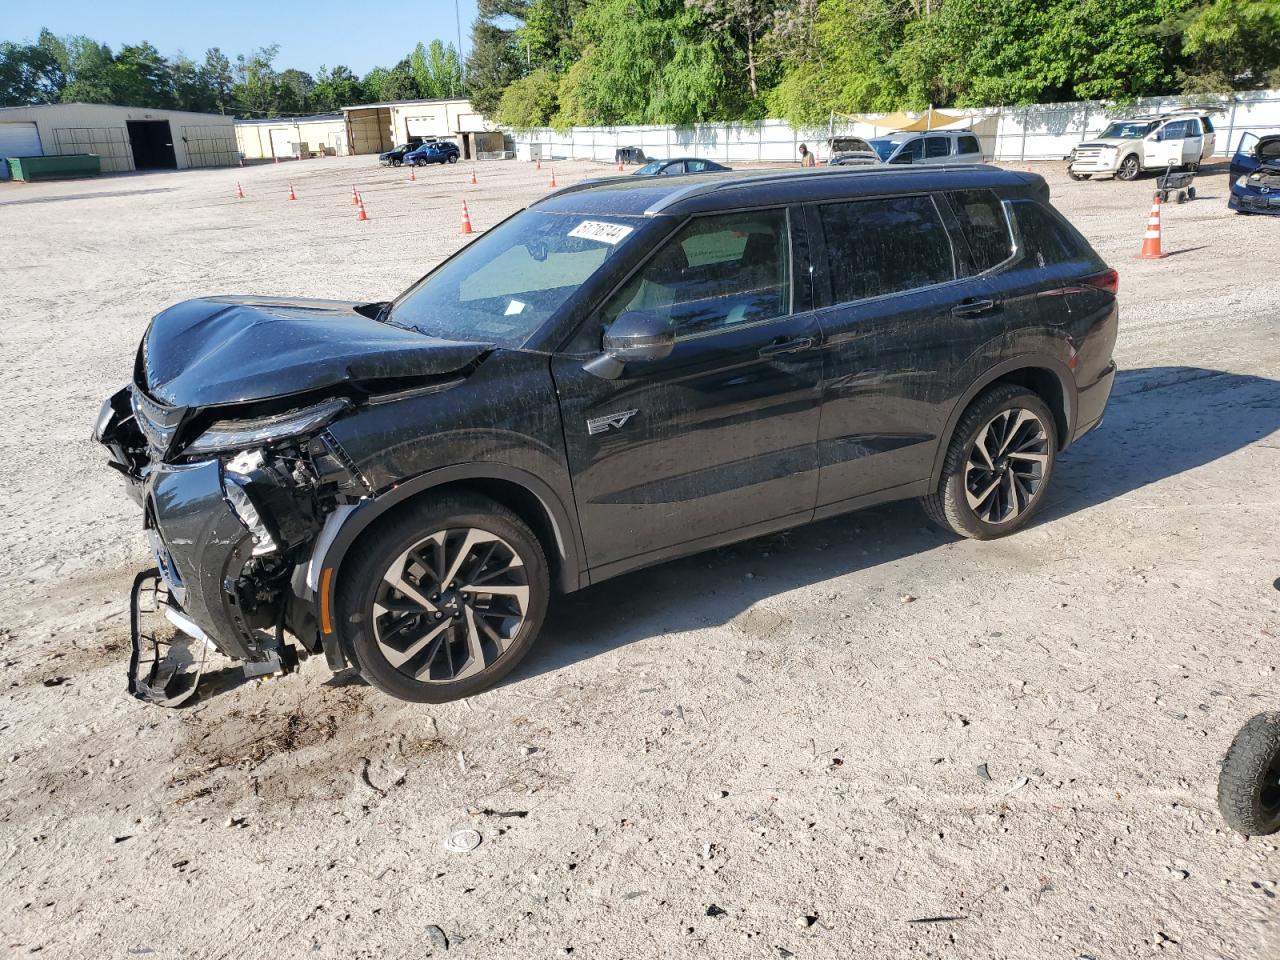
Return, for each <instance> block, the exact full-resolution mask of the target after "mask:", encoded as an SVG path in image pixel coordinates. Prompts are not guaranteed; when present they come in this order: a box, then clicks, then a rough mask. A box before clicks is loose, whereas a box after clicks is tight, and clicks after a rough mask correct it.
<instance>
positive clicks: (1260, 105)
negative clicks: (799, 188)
mask: <svg viewBox="0 0 1280 960" xmlns="http://www.w3.org/2000/svg"><path fill="white" fill-rule="evenodd" d="M1185 108H1207V109H1210V110H1212V111H1213V120H1214V125H1215V127H1216V128H1217V153H1218V154H1219V155H1224V156H1225V155H1230V154H1232V153H1234V152H1235V150H1236V148H1237V147H1238V146H1239V143H1240V139H1241V137H1242V136H1243V135H1244V134H1245V133H1254V134H1257V135H1259V136H1262V135H1264V134H1268V133H1280V90H1254V91H1246V92H1241V93H1236V94H1233V95H1230V96H1227V95H1223V96H1218V97H1155V98H1149V99H1145V100H1139V101H1138V102H1136V103H1134V104H1132V105H1130V106H1127V107H1124V108H1122V109H1115V108H1108V107H1107V105H1106V104H1105V103H1103V102H1102V101H1097V100H1086V101H1081V102H1079V103H1044V104H1037V105H1034V106H1030V107H991V108H987V109H983V110H952V109H948V110H945V111H944V112H945V113H947V114H950V115H952V116H960V117H963V118H964V120H963V121H962V122H960V123H955V124H950V125H948V126H946V127H940V128H939V129H947V130H963V129H971V130H972V131H973V132H974V133H975V134H976V135H977V137H978V139H979V140H980V141H981V142H982V150H983V155H984V156H985V158H986V159H988V160H1011V161H1020V160H1061V159H1062V158H1064V157H1066V156H1067V154H1068V153H1070V152H1071V148H1072V147H1074V146H1075V145H1076V144H1078V143H1080V141H1082V140H1084V139H1087V138H1088V137H1092V136H1096V135H1097V134H1098V133H1099V132H1101V131H1102V129H1103V128H1104V127H1106V125H1107V124H1108V123H1110V122H1111V121H1112V120H1115V119H1120V118H1124V117H1132V116H1138V115H1142V114H1149V113H1162V112H1167V111H1170V110H1178V109H1185ZM877 116H879V115H877V114H864V115H861V116H859V117H857V118H855V119H849V118H841V119H838V120H836V121H835V122H833V123H832V124H829V125H827V126H824V127H820V128H795V127H792V126H791V125H790V124H788V123H787V122H786V121H785V120H760V121H756V122H753V123H704V124H696V125H694V126H691V127H674V126H661V125H647V126H622V127H573V128H572V129H570V130H566V131H564V132H563V133H560V132H557V131H555V130H551V129H549V128H543V129H534V130H516V131H512V132H510V134H509V135H510V137H511V139H512V141H513V143H514V148H515V151H516V157H517V159H520V160H530V159H533V157H534V156H535V154H536V153H537V152H538V151H539V150H540V151H541V156H542V159H543V160H551V159H561V158H570V159H575V160H599V161H605V162H612V161H613V159H614V152H615V151H616V150H617V149H618V148H620V147H639V148H640V149H641V150H643V151H644V154H645V156H646V157H649V158H650V159H666V158H668V157H683V156H691V157H705V158H708V159H711V160H717V161H721V162H725V163H730V164H732V163H746V162H751V161H771V162H775V163H776V162H785V161H789V160H791V161H794V160H797V159H798V158H799V154H798V153H797V150H798V148H799V146H800V144H801V143H805V144H808V146H809V147H810V149H816V150H817V153H818V156H819V158H820V159H826V153H827V150H826V140H827V137H829V136H831V135H832V134H833V133H834V134H836V135H839V134H842V133H843V134H853V135H856V136H860V137H872V136H876V135H877V134H885V133H889V132H890V131H889V130H888V129H887V128H885V127H877V126H876V125H875V119H876V117H877Z"/></svg>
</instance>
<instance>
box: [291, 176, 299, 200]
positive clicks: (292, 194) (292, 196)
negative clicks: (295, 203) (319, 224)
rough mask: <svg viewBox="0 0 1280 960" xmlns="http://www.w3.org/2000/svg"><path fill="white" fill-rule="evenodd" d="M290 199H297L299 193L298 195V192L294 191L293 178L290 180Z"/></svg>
mask: <svg viewBox="0 0 1280 960" xmlns="http://www.w3.org/2000/svg"><path fill="white" fill-rule="evenodd" d="M289 199H290V200H297V199H298V195H297V194H296V193H294V192H293V181H292V180H290V181H289Z"/></svg>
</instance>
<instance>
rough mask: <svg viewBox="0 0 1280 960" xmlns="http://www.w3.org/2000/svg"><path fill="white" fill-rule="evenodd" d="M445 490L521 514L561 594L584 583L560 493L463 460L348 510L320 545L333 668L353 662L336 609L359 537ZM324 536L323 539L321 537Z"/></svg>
mask: <svg viewBox="0 0 1280 960" xmlns="http://www.w3.org/2000/svg"><path fill="white" fill-rule="evenodd" d="M445 491H451V492H458V491H467V492H471V493H477V494H480V495H482V496H486V497H489V498H490V499H492V500H495V501H497V502H498V503H501V504H502V505H503V506H505V507H507V508H508V509H510V510H511V511H512V512H513V513H515V514H516V515H517V516H519V517H520V519H522V520H523V521H524V522H525V523H527V524H528V525H529V528H530V529H531V530H532V531H533V533H534V536H536V537H537V538H538V542H539V543H540V544H541V546H542V549H543V553H544V554H545V555H546V558H547V564H548V566H549V567H550V568H551V578H552V584H553V585H554V586H555V588H556V589H558V590H559V591H560V592H562V593H570V592H572V591H574V590H577V589H579V588H580V587H582V586H585V583H586V581H585V578H584V577H583V576H582V572H581V570H580V564H579V558H580V557H581V556H582V550H581V543H580V539H579V534H578V526H577V524H576V523H575V522H574V518H573V516H572V515H571V514H570V513H569V511H568V509H566V507H565V505H564V503H563V502H562V501H561V499H560V497H559V496H558V495H557V494H556V493H555V491H554V490H553V489H552V488H551V487H550V486H549V485H548V484H547V483H546V482H545V481H543V480H541V479H539V478H538V477H536V476H534V475H533V474H531V473H527V472H526V471H524V470H520V469H518V468H515V467H507V466H504V465H501V464H488V463H476V464H458V465H455V466H451V467H443V468H441V469H438V470H433V471H431V472H430V473H427V474H423V475H422V476H419V477H415V478H414V479H412V480H408V481H406V482H404V483H401V484H398V485H397V486H395V487H393V488H392V489H391V490H388V491H387V492H386V493H383V494H382V495H381V496H378V497H376V498H374V499H372V500H368V501H365V502H364V503H363V504H361V505H360V506H359V507H357V508H356V509H354V510H351V511H349V512H348V513H347V514H346V515H345V516H344V517H343V518H342V520H341V522H340V526H339V527H338V530H337V532H336V534H335V535H333V537H332V539H331V540H330V541H329V542H328V543H327V545H322V546H320V547H318V550H320V551H322V555H318V556H314V557H312V560H311V566H312V568H313V569H315V570H316V571H317V572H316V576H315V582H316V587H317V589H316V590H315V595H314V596H313V597H312V605H313V606H314V608H315V609H314V613H315V617H316V622H317V623H318V624H320V638H321V643H322V644H323V646H324V650H325V656H326V658H327V659H328V662H329V666H330V667H332V668H333V669H334V670H339V669H341V668H342V667H343V666H344V665H345V663H347V662H352V663H353V662H354V660H353V659H352V658H351V655H350V652H349V651H347V650H346V649H345V644H343V643H342V642H341V639H340V638H341V634H340V633H339V632H338V630H337V622H336V621H337V618H336V616H335V610H334V607H333V604H334V602H335V601H334V597H335V596H336V594H337V585H338V582H339V580H340V578H341V575H342V564H343V561H344V560H345V559H346V557H347V556H348V554H349V553H350V552H351V550H352V548H353V547H354V546H355V545H356V543H357V542H358V541H359V540H360V537H361V536H362V535H363V534H364V533H365V531H366V530H368V529H369V527H370V526H371V525H372V524H373V523H374V521H376V520H379V519H381V518H382V517H385V516H387V515H388V514H390V513H392V512H393V511H395V510H399V509H402V508H403V507H404V506H405V505H407V504H409V503H410V502H415V501H417V500H418V499H420V498H422V497H424V496H433V495H439V494H441V493H443V492H445ZM322 539H323V538H322Z"/></svg>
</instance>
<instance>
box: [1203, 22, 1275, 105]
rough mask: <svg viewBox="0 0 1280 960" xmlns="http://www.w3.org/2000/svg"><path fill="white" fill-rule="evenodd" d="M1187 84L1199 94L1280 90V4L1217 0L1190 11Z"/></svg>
mask: <svg viewBox="0 0 1280 960" xmlns="http://www.w3.org/2000/svg"><path fill="white" fill-rule="evenodd" d="M1185 33H1186V36H1185V40H1184V42H1183V51H1184V52H1185V53H1186V54H1188V55H1189V56H1190V58H1191V64H1190V68H1189V70H1187V71H1185V72H1184V74H1183V84H1184V87H1185V88H1186V89H1188V90H1192V91H1197V92H1208V91H1213V92H1223V91H1227V90H1234V89H1238V88H1239V87H1242V86H1254V87H1256V86H1264V85H1280V3H1277V2H1276V0H1213V2H1212V3H1205V4H1202V5H1201V6H1199V7H1197V8H1196V9H1195V10H1193V11H1191V16H1190V17H1189V18H1188V19H1187V22H1186V23H1185Z"/></svg>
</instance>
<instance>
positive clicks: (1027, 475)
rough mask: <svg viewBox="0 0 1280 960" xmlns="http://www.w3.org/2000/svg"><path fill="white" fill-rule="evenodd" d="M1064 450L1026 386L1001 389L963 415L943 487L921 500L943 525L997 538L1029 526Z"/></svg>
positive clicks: (995, 388)
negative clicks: (1060, 453) (1059, 450)
mask: <svg viewBox="0 0 1280 960" xmlns="http://www.w3.org/2000/svg"><path fill="white" fill-rule="evenodd" d="M1057 452H1058V429H1057V422H1056V421H1055V420H1054V418H1053V413H1052V411H1050V409H1049V407H1048V405H1047V404H1046V403H1045V402H1044V401H1043V400H1041V399H1040V397H1039V396H1037V395H1036V394H1034V393H1032V392H1031V391H1030V390H1028V389H1026V388H1025V387H1020V386H1018V385H1016V384H1012V383H1004V384H997V385H995V386H993V387H991V388H990V389H989V390H987V391H986V392H985V393H982V394H980V395H979V396H978V397H977V398H976V399H975V400H974V401H973V402H972V403H971V404H969V408H968V409H967V410H965V412H964V413H963V414H962V415H961V417H960V422H959V423H957V424H956V428H955V432H954V433H953V434H952V437H951V442H950V444H949V445H948V447H947V454H946V457H945V459H944V460H943V462H942V477H941V479H940V480H939V482H938V489H937V490H936V491H935V492H933V493H931V494H929V495H928V496H926V497H923V498H921V503H922V505H923V506H924V511H925V513H926V514H928V516H929V519H931V520H932V521H933V522H934V523H936V524H937V525H938V526H940V527H942V528H943V529H944V530H949V531H951V532H952V533H957V534H959V535H960V536H962V537H971V538H972V539H975V540H992V539H995V538H996V537H1003V536H1007V535H1008V534H1010V533H1013V532H1014V531H1015V530H1018V529H1020V528H1021V527H1023V526H1024V525H1025V524H1026V523H1027V521H1028V520H1030V519H1031V517H1032V515H1033V514H1034V513H1035V511H1036V510H1038V509H1039V507H1040V504H1041V503H1042V502H1043V501H1044V495H1045V491H1046V490H1047V489H1048V487H1049V480H1050V479H1051V478H1052V476H1053V466H1054V462H1055V460H1056V458H1057Z"/></svg>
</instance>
